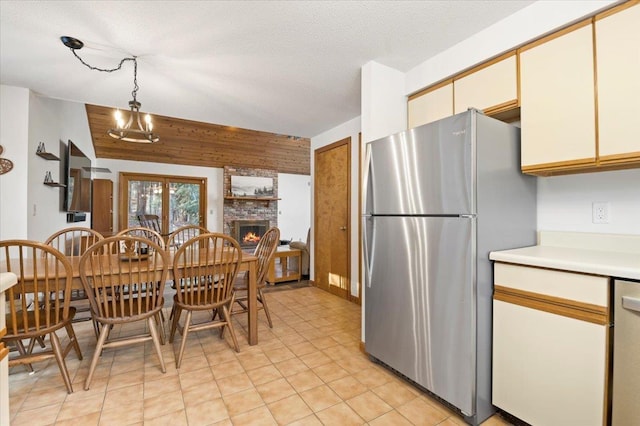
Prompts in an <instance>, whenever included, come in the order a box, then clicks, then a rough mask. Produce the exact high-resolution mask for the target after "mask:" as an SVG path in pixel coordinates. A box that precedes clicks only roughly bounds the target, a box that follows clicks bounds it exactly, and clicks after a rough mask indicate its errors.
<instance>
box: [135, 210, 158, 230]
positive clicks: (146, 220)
mask: <svg viewBox="0 0 640 426" xmlns="http://www.w3.org/2000/svg"><path fill="white" fill-rule="evenodd" d="M138 222H140V226H142V227H143V228H149V229H153V230H154V231H156V232H157V233H158V234H162V228H161V227H160V217H159V216H158V215H155V214H139V215H138Z"/></svg>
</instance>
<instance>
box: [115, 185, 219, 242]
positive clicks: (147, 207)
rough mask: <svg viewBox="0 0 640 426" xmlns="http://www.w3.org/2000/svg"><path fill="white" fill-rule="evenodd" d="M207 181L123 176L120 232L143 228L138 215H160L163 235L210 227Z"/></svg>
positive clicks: (159, 219) (120, 202)
mask: <svg viewBox="0 0 640 426" xmlns="http://www.w3.org/2000/svg"><path fill="white" fill-rule="evenodd" d="M206 193H207V179H206V178H192V177H183V176H167V175H150V174H140V173H120V201H119V204H120V207H119V209H118V211H119V221H118V223H119V227H120V229H124V228H131V227H134V226H140V222H139V221H138V215H142V214H147V215H149V214H150V215H157V216H158V221H159V224H160V229H161V230H162V232H161V233H162V234H163V235H169V234H170V233H171V232H173V231H175V230H176V229H178V228H179V227H181V226H184V225H200V226H204V227H205V228H206V227H207V217H206V214H205V213H206V211H207V206H206V203H207V202H206V200H207V198H206Z"/></svg>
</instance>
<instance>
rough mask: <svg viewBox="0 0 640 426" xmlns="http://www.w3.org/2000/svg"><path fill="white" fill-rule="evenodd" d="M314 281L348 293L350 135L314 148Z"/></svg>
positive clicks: (349, 295)
mask: <svg viewBox="0 0 640 426" xmlns="http://www.w3.org/2000/svg"><path fill="white" fill-rule="evenodd" d="M314 154H315V172H314V182H315V187H314V224H315V227H314V285H315V286H316V287H319V288H321V289H323V290H326V291H328V292H330V293H333V294H336V295H338V296H340V297H343V298H345V299H347V300H352V297H351V279H350V271H351V269H350V268H351V260H350V259H351V250H350V235H351V233H350V226H349V225H350V221H349V220H350V217H351V214H350V210H351V208H350V202H349V201H350V199H351V185H350V182H351V138H345V139H342V140H340V141H338V142H334V143H332V144H331V145H327V146H325V147H322V148H319V149H317V150H316V151H315V153H314Z"/></svg>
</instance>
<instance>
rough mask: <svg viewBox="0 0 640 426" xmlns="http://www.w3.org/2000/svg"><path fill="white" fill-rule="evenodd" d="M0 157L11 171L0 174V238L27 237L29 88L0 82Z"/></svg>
mask: <svg viewBox="0 0 640 426" xmlns="http://www.w3.org/2000/svg"><path fill="white" fill-rule="evenodd" d="M0 123H2V124H1V125H0V145H2V147H3V148H4V151H3V152H2V154H0V157H2V158H7V159H9V160H11V161H12V162H13V170H11V171H10V172H8V173H5V174H3V175H0V240H8V239H13V238H21V239H22V238H27V184H26V182H27V180H28V168H29V161H28V158H29V90H28V89H24V88H21V87H12V86H5V85H0Z"/></svg>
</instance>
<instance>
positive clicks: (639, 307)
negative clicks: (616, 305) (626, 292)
mask: <svg viewBox="0 0 640 426" xmlns="http://www.w3.org/2000/svg"><path fill="white" fill-rule="evenodd" d="M622 307H623V308H625V309H628V310H630V311H636V312H640V299H638V298H637V297H631V296H622Z"/></svg>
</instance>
